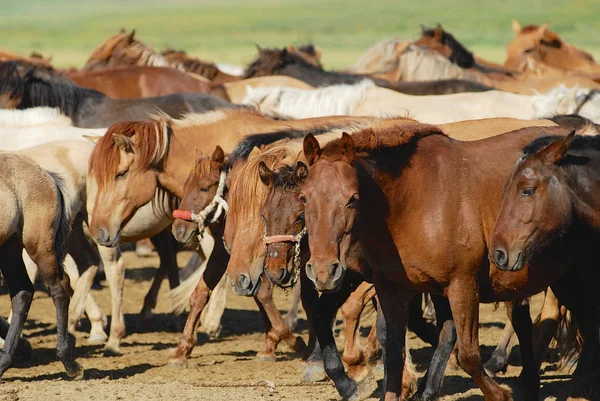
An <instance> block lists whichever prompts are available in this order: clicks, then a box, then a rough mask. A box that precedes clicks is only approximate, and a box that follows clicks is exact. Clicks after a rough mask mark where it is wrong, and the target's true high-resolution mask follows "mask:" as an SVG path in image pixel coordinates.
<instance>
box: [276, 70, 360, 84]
mask: <svg viewBox="0 0 600 401" xmlns="http://www.w3.org/2000/svg"><path fill="white" fill-rule="evenodd" d="M277 73H278V74H281V75H287V76H289V77H292V78H296V79H299V80H301V81H304V82H306V83H308V84H309V85H312V86H315V87H316V86H322V85H335V84H353V83H358V82H360V81H362V80H363V79H365V78H367V77H366V76H362V75H358V74H350V73H341V72H334V71H324V70H320V69H318V68H316V67H314V68H312V67H309V66H304V65H301V64H288V65H286V66H284V67H283V68H281V69H280V70H279V71H277Z"/></svg>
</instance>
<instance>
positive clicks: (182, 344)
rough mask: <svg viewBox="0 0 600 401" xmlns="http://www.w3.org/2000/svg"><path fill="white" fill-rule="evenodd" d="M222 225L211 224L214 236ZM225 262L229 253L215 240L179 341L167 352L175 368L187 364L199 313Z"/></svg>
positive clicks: (216, 282) (225, 266) (198, 320)
mask: <svg viewBox="0 0 600 401" xmlns="http://www.w3.org/2000/svg"><path fill="white" fill-rule="evenodd" d="M222 226H223V224H219V225H218V226H217V225H213V226H211V232H212V233H213V236H214V237H215V238H220V237H221V236H222V235H223V232H222ZM227 263H229V254H228V253H227V251H226V250H225V247H224V246H223V241H215V243H214V247H213V250H212V252H211V254H210V257H209V258H208V262H207V264H206V270H204V274H203V275H202V278H201V279H200V281H199V282H198V284H197V285H196V289H195V290H194V292H193V294H192V296H191V297H190V313H189V314H188V317H187V320H186V321H185V327H184V329H183V333H182V334H181V337H180V339H179V342H178V343H177V345H176V346H175V348H174V349H173V350H172V351H171V352H170V354H169V360H168V364H169V365H171V366H173V367H177V368H185V367H186V366H187V358H188V356H189V355H190V354H191V353H192V350H193V349H194V345H195V344H196V330H197V329H198V325H199V324H200V315H201V313H202V310H203V309H204V307H205V306H206V303H207V302H208V300H209V299H210V295H211V292H212V290H213V289H214V288H215V287H216V286H217V284H218V283H219V281H220V280H221V278H222V277H223V275H224V274H225V270H226V269H227Z"/></svg>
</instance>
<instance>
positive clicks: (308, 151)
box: [303, 134, 321, 166]
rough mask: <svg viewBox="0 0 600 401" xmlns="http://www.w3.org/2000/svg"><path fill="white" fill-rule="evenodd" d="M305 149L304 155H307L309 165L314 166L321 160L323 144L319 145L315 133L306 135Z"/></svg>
mask: <svg viewBox="0 0 600 401" xmlns="http://www.w3.org/2000/svg"><path fill="white" fill-rule="evenodd" d="M303 149H304V157H306V160H307V161H308V165H309V166H312V165H313V164H315V162H316V161H317V160H319V156H321V146H319V141H317V138H315V136H314V135H313V134H308V135H306V136H305V137H304V144H303Z"/></svg>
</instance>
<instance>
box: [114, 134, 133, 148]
mask: <svg viewBox="0 0 600 401" xmlns="http://www.w3.org/2000/svg"><path fill="white" fill-rule="evenodd" d="M113 138H115V143H116V144H117V146H118V147H119V148H121V150H122V151H123V152H126V153H133V142H132V141H131V138H129V137H126V136H125V135H121V134H113Z"/></svg>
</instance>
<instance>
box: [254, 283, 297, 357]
mask: <svg viewBox="0 0 600 401" xmlns="http://www.w3.org/2000/svg"><path fill="white" fill-rule="evenodd" d="M260 279H261V280H262V281H261V283H260V288H259V289H258V293H257V294H256V296H255V297H254V299H255V301H256V303H257V305H258V307H259V309H260V310H261V313H262V314H263V316H264V317H266V319H265V318H264V317H263V320H264V321H265V326H266V329H267V335H266V339H265V348H264V350H263V351H260V352H259V353H258V354H257V358H258V359H261V360H274V358H275V350H276V349H277V345H278V344H279V342H280V341H281V340H283V341H284V342H285V343H286V344H287V345H288V346H289V347H290V348H291V349H292V350H294V351H295V352H297V353H299V354H300V355H304V353H305V352H306V344H305V343H304V340H303V339H302V337H300V336H294V334H292V332H291V331H290V329H289V327H288V326H287V325H286V324H285V322H284V321H283V319H282V317H281V314H280V313H279V310H277V307H276V306H275V303H274V302H273V283H271V281H270V280H269V279H268V278H266V277H265V276H264V275H262V276H261V278H260ZM267 320H268V322H267Z"/></svg>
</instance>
